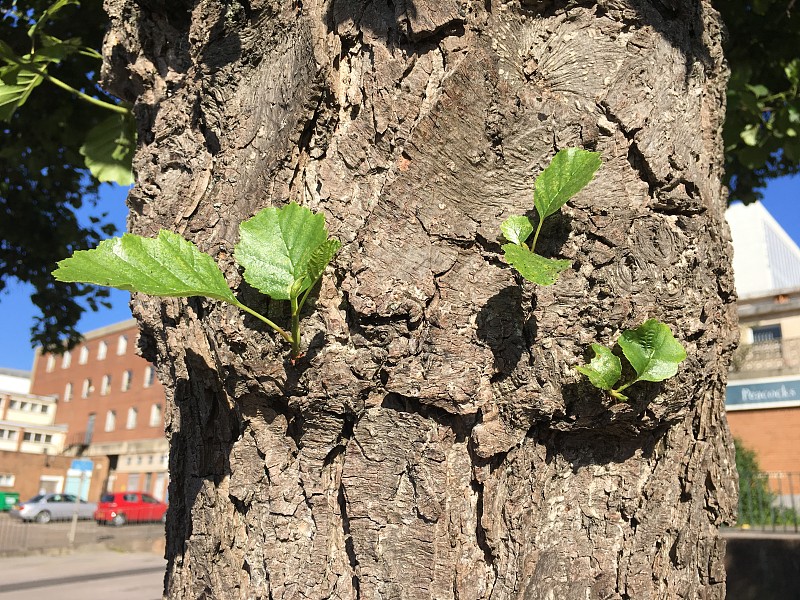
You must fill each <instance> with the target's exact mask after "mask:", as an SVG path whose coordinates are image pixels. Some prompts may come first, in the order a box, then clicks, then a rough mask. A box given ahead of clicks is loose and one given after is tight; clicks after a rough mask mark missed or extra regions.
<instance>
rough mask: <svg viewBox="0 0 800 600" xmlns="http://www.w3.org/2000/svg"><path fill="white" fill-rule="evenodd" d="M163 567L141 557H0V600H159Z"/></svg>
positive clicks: (111, 554) (160, 560)
mask: <svg viewBox="0 0 800 600" xmlns="http://www.w3.org/2000/svg"><path fill="white" fill-rule="evenodd" d="M165 565H166V561H165V560H164V559H163V558H161V557H160V556H158V555H157V554H152V553H145V552H132V553H119V552H86V553H83V552H77V553H75V554H69V555H62V556H25V557H11V558H0V573H2V577H0V600H110V599H113V600H160V599H161V594H162V590H163V582H164V569H165Z"/></svg>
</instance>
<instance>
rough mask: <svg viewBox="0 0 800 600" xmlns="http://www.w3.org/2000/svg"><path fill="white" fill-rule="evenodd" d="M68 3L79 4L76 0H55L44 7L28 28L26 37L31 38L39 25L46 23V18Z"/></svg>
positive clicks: (50, 17) (51, 16) (49, 17)
mask: <svg viewBox="0 0 800 600" xmlns="http://www.w3.org/2000/svg"><path fill="white" fill-rule="evenodd" d="M70 4H74V5H75V6H79V5H80V2H78V0H56V1H55V2H54V3H53V4H51V5H50V6H49V7H47V8H46V9H45V11H44V12H43V13H42V16H41V17H39V19H38V20H37V21H36V23H34V24H33V25H32V26H31V27H30V28H29V29H28V37H30V38H33V36H34V35H36V32H37V30H38V29H39V27H41V26H42V25H44V24H45V23H47V21H48V19H52V18H53V17H54V16H55V15H56V13H58V11H60V10H61V9H62V8H64V7H65V6H69V5H70Z"/></svg>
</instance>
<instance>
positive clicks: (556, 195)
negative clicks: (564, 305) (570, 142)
mask: <svg viewBox="0 0 800 600" xmlns="http://www.w3.org/2000/svg"><path fill="white" fill-rule="evenodd" d="M599 168H600V155H599V153H597V152H589V151H587V150H581V149H580V148H567V149H564V150H559V151H558V153H557V154H556V155H555V157H553V160H552V161H551V162H550V164H549V165H548V166H547V168H546V169H545V170H544V171H542V172H541V173H540V174H539V176H538V177H537V178H536V182H535V183H534V196H533V202H534V206H535V207H536V212H537V213H538V214H539V223H538V225H537V227H536V233H534V235H533V242H532V243H531V245H530V247H528V245H527V244H526V243H525V241H526V240H527V239H528V237H530V235H531V233H533V232H534V228H533V224H532V223H531V221H530V219H528V217H525V216H522V215H514V216H511V217H509V218H508V219H506V220H505V221H503V223H502V224H501V225H500V230H501V231H502V232H503V237H505V238H506V239H507V240H508V241H509V242H510V243H509V244H504V245H503V253H504V254H505V257H506V261H507V262H508V263H509V264H510V265H511V266H512V267H514V268H515V269H516V270H517V271H518V272H519V273H520V275H522V276H523V277H524V278H525V279H527V280H529V281H533V282H534V283H538V284H539V285H551V284H553V283H555V281H556V279H558V276H559V274H560V273H561V272H562V271H564V270H566V269H568V268H569V266H570V261H568V260H556V259H550V258H545V257H544V256H541V255H539V254H536V253H535V252H534V250H535V248H536V242H537V241H538V240H539V232H540V231H541V230H542V224H543V223H544V220H545V219H546V218H547V217H549V216H550V215H552V214H554V213H556V212H558V211H559V210H560V209H561V207H562V206H564V204H566V202H567V201H568V200H569V199H570V198H572V197H573V196H574V195H575V194H577V193H578V192H579V191H581V190H582V189H583V188H584V187H585V186H586V184H588V183H589V182H590V181H591V180H592V178H593V177H594V174H595V171H597V169H599Z"/></svg>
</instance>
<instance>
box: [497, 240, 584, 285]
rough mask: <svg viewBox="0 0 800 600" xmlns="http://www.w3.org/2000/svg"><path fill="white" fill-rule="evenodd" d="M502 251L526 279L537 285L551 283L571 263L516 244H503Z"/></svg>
mask: <svg viewBox="0 0 800 600" xmlns="http://www.w3.org/2000/svg"><path fill="white" fill-rule="evenodd" d="M503 252H504V253H505V255H506V260H507V261H508V263H509V264H510V265H511V266H512V267H514V268H515V269H516V270H517V271H519V273H520V275H522V276H523V277H524V278H525V279H527V280H528V281H533V282H534V283H538V284H539V285H552V284H553V283H555V281H556V279H558V275H559V273H561V272H562V271H564V270H566V269H568V268H569V267H570V265H571V264H572V263H571V262H570V261H568V260H556V259H554V258H545V257H544V256H540V255H538V254H536V253H534V252H531V251H530V250H528V249H527V248H526V247H525V246H518V245H517V244H504V245H503Z"/></svg>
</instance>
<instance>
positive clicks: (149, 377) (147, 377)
mask: <svg viewBox="0 0 800 600" xmlns="http://www.w3.org/2000/svg"><path fill="white" fill-rule="evenodd" d="M155 372H156V370H155V369H154V368H153V366H152V365H147V366H146V367H145V368H144V387H146V388H149V387H150V386H151V385H153V380H154V379H155Z"/></svg>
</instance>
